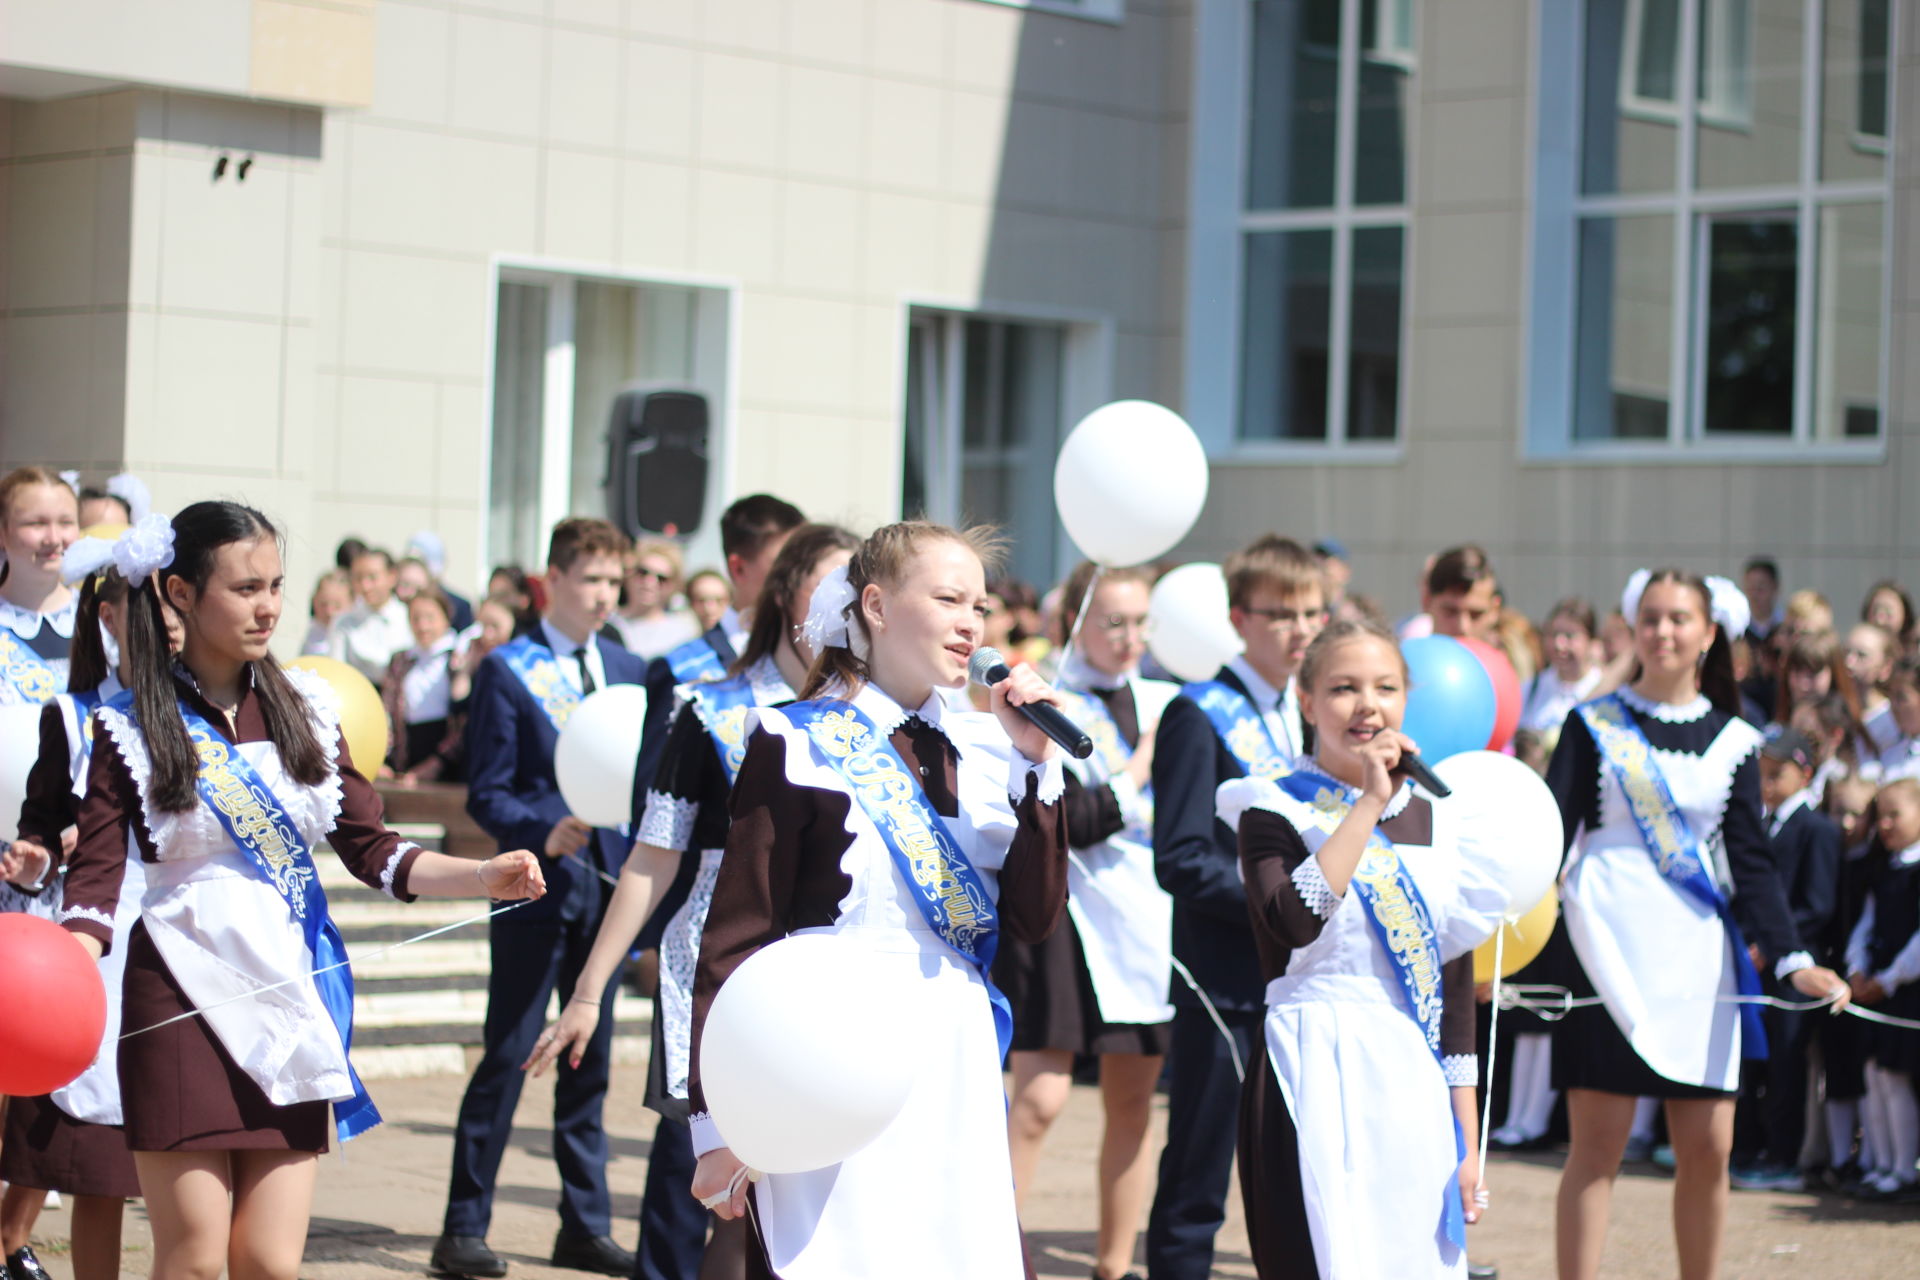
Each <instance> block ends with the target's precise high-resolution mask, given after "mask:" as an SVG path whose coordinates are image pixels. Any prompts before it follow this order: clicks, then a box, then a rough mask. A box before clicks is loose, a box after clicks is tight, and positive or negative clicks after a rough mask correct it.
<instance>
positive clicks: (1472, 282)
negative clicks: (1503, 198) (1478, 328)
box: [1408, 212, 1524, 320]
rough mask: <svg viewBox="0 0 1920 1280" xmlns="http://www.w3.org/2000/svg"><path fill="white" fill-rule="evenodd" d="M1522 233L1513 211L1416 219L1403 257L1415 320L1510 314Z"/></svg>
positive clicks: (1516, 300)
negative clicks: (1407, 252)
mask: <svg viewBox="0 0 1920 1280" xmlns="http://www.w3.org/2000/svg"><path fill="white" fill-rule="evenodd" d="M1522 232H1523V220H1522V218H1521V217H1520V215H1519V214H1518V213H1517V212H1513V213H1508V212H1498V213H1429V214H1424V215H1422V216H1421V217H1419V218H1416V219H1415V220H1414V223H1413V227H1412V241H1413V252H1412V253H1411V254H1410V255H1409V258H1408V272H1409V276H1408V279H1409V282H1410V284H1411V286H1412V287H1411V296H1412V301H1413V306H1414V316H1415V318H1416V320H1487V319H1493V318H1507V317H1511V316H1513V315H1514V313H1515V312H1516V311H1517V310H1518V309H1519V306H1520V268H1521V260H1520V254H1519V253H1518V252H1517V249H1518V246H1519V245H1520V244H1521V243H1523V240H1524V236H1523V234H1522Z"/></svg>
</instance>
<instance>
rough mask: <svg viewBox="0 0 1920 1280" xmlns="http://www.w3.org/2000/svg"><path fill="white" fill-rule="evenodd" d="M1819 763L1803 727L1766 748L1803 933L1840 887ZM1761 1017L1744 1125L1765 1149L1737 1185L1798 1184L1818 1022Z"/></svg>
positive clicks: (1740, 1165) (1768, 779)
mask: <svg viewBox="0 0 1920 1280" xmlns="http://www.w3.org/2000/svg"><path fill="white" fill-rule="evenodd" d="M1813 771H1814V763H1813V743H1812V742H1810V741H1809V740H1808V739H1807V736H1806V735H1805V734H1803V733H1801V732H1800V731H1799V730H1798V729H1783V730H1781V731H1780V732H1779V734H1777V735H1776V736H1775V737H1773V738H1772V739H1770V740H1769V741H1768V742H1767V744H1766V745H1765V746H1763V747H1762V748H1760V802H1761V804H1762V805H1763V806H1764V807H1765V817H1766V823H1767V838H1768V840H1769V842H1770V844H1771V846H1772V849H1773V862H1774V866H1775V867H1776V868H1777V869H1778V871H1779V876H1780V883H1781V884H1783V885H1785V886H1786V889H1787V905H1788V906H1789V907H1790V908H1791V909H1792V911H1793V924H1794V928H1795V929H1796V930H1797V931H1798V932H1799V935H1800V936H1801V937H1802V938H1818V937H1820V936H1821V935H1822V934H1823V933H1824V932H1825V931H1826V927H1827V921H1828V919H1829V918H1830V917H1831V916H1832V915H1833V911H1834V905H1835V901H1836V898H1837V896H1838V893H1839V887H1840V828H1838V827H1836V826H1835V825H1834V824H1833V821H1832V820H1831V819H1830V818H1828V817H1827V816H1826V815H1824V814H1822V813H1821V812H1820V811H1819V810H1818V809H1816V808H1815V807H1814V806H1813V804H1812V803H1811V799H1812V798H1811V796H1810V794H1809V793H1808V791H1807V784H1808V783H1809V782H1811V781H1812V780H1813ZM1760 959H1761V960H1763V961H1765V963H1764V964H1762V965H1761V966H1760V967H1761V971H1762V972H1763V973H1768V974H1770V973H1771V972H1772V963H1773V961H1774V960H1776V959H1778V957H1777V956H1763V957H1760ZM1765 982H1766V984H1767V988H1768V989H1767V994H1768V995H1776V996H1782V997H1784V998H1786V999H1789V1000H1794V999H1798V996H1796V994H1795V993H1794V992H1793V991H1792V990H1790V989H1789V988H1787V986H1786V985H1785V984H1784V983H1779V982H1777V980H1775V979H1773V978H1771V977H1768V978H1767V979H1765ZM1776 987H1777V988H1778V989H1777V990H1776V989H1774V988H1776ZM1761 1017H1762V1018H1764V1019H1765V1020H1766V1028H1767V1060H1766V1063H1765V1064H1764V1070H1763V1074H1762V1075H1761V1080H1762V1081H1763V1082H1764V1083H1763V1085H1762V1096H1761V1097H1759V1098H1754V1097H1752V1096H1750V1095H1748V1094H1745V1093H1744V1092H1743V1094H1742V1096H1741V1099H1740V1106H1741V1108H1742V1109H1747V1110H1749V1111H1750V1115H1751V1118H1752V1119H1753V1120H1756V1121H1758V1124H1754V1125H1750V1126H1745V1127H1748V1128H1749V1129H1750V1131H1756V1133H1757V1134H1764V1141H1765V1155H1764V1157H1763V1158H1762V1159H1759V1160H1756V1161H1751V1162H1736V1164H1735V1167H1734V1170H1733V1185H1734V1186H1736V1187H1738V1188H1740V1189H1741V1190H1743V1191H1799V1190H1802V1189H1803V1188H1804V1185H1805V1183H1804V1181H1803V1178H1802V1175H1801V1173H1800V1147H1801V1144H1802V1142H1803V1141H1804V1140H1805V1138H1806V1113H1807V1046H1808V1044H1809V1042H1810V1041H1811V1040H1812V1038H1813V1032H1814V1028H1815V1025H1816V1024H1815V1022H1814V1019H1813V1016H1812V1014H1810V1013H1808V1012H1806V1011H1794V1010H1787V1009H1775V1008H1773V1007H1771V1006H1769V1007H1767V1008H1765V1009H1762V1010H1761ZM1755 1065H1756V1067H1758V1066H1760V1064H1755Z"/></svg>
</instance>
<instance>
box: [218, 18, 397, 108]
mask: <svg viewBox="0 0 1920 1280" xmlns="http://www.w3.org/2000/svg"><path fill="white" fill-rule="evenodd" d="M373 41H374V20H373V0H327V2H326V3H312V2H310V0H254V2H253V42H252V65H251V67H250V69H249V70H250V76H249V84H248V87H249V89H250V90H251V91H252V92H253V93H254V94H255V95H257V96H259V97H263V98H281V99H289V100H292V101H295V102H321V103H326V104H328V105H329V106H343V107H364V106H366V105H367V104H368V103H370V102H372V101H373Z"/></svg>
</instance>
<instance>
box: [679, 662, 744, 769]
mask: <svg viewBox="0 0 1920 1280" xmlns="http://www.w3.org/2000/svg"><path fill="white" fill-rule="evenodd" d="M709 652H711V650H709ZM685 692H686V696H687V700H688V701H689V702H691V703H692V704H693V714H694V715H696V716H698V717H699V719H700V723H701V724H702V725H704V726H705V727H706V730H707V737H709V738H711V739H712V740H713V750H714V752H715V754H717V755H718V756H719V757H720V765H721V767H722V768H724V769H725V770H726V771H727V785H729V786H731V785H733V781H734V779H736V778H738V777H739V776H740V762H741V761H743V760H745V759H746V758H747V712H749V711H752V710H753V709H754V707H755V706H756V705H757V703H756V702H755V700H754V696H753V681H751V680H749V679H748V678H747V673H746V672H744V671H743V672H741V673H740V674H739V675H737V676H730V677H728V678H727V679H725V680H714V681H710V682H708V683H706V684H696V685H694V686H692V687H691V688H689V689H687V690H686V691H685Z"/></svg>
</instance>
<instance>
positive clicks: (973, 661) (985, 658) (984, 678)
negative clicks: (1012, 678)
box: [967, 645, 1007, 685]
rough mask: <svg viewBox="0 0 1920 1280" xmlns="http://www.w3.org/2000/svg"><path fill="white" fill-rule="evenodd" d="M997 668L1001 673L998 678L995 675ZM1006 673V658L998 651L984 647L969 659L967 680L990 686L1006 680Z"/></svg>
mask: <svg viewBox="0 0 1920 1280" xmlns="http://www.w3.org/2000/svg"><path fill="white" fill-rule="evenodd" d="M996 668H997V669H998V670H999V671H1000V674H999V675H998V676H996V675H994V674H993V673H994V670H995V669H996ZM1006 672H1007V660H1006V658H1005V657H1003V656H1002V655H1001V653H1000V651H999V650H998V649H995V648H992V647H990V646H987V645H982V646H981V647H980V648H978V649H975V650H974V651H973V656H972V657H971V658H969V659H967V679H969V680H971V681H973V682H974V683H975V684H985V685H990V684H993V683H995V682H996V681H999V680H1005V679H1006V678H1007V676H1006Z"/></svg>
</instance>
